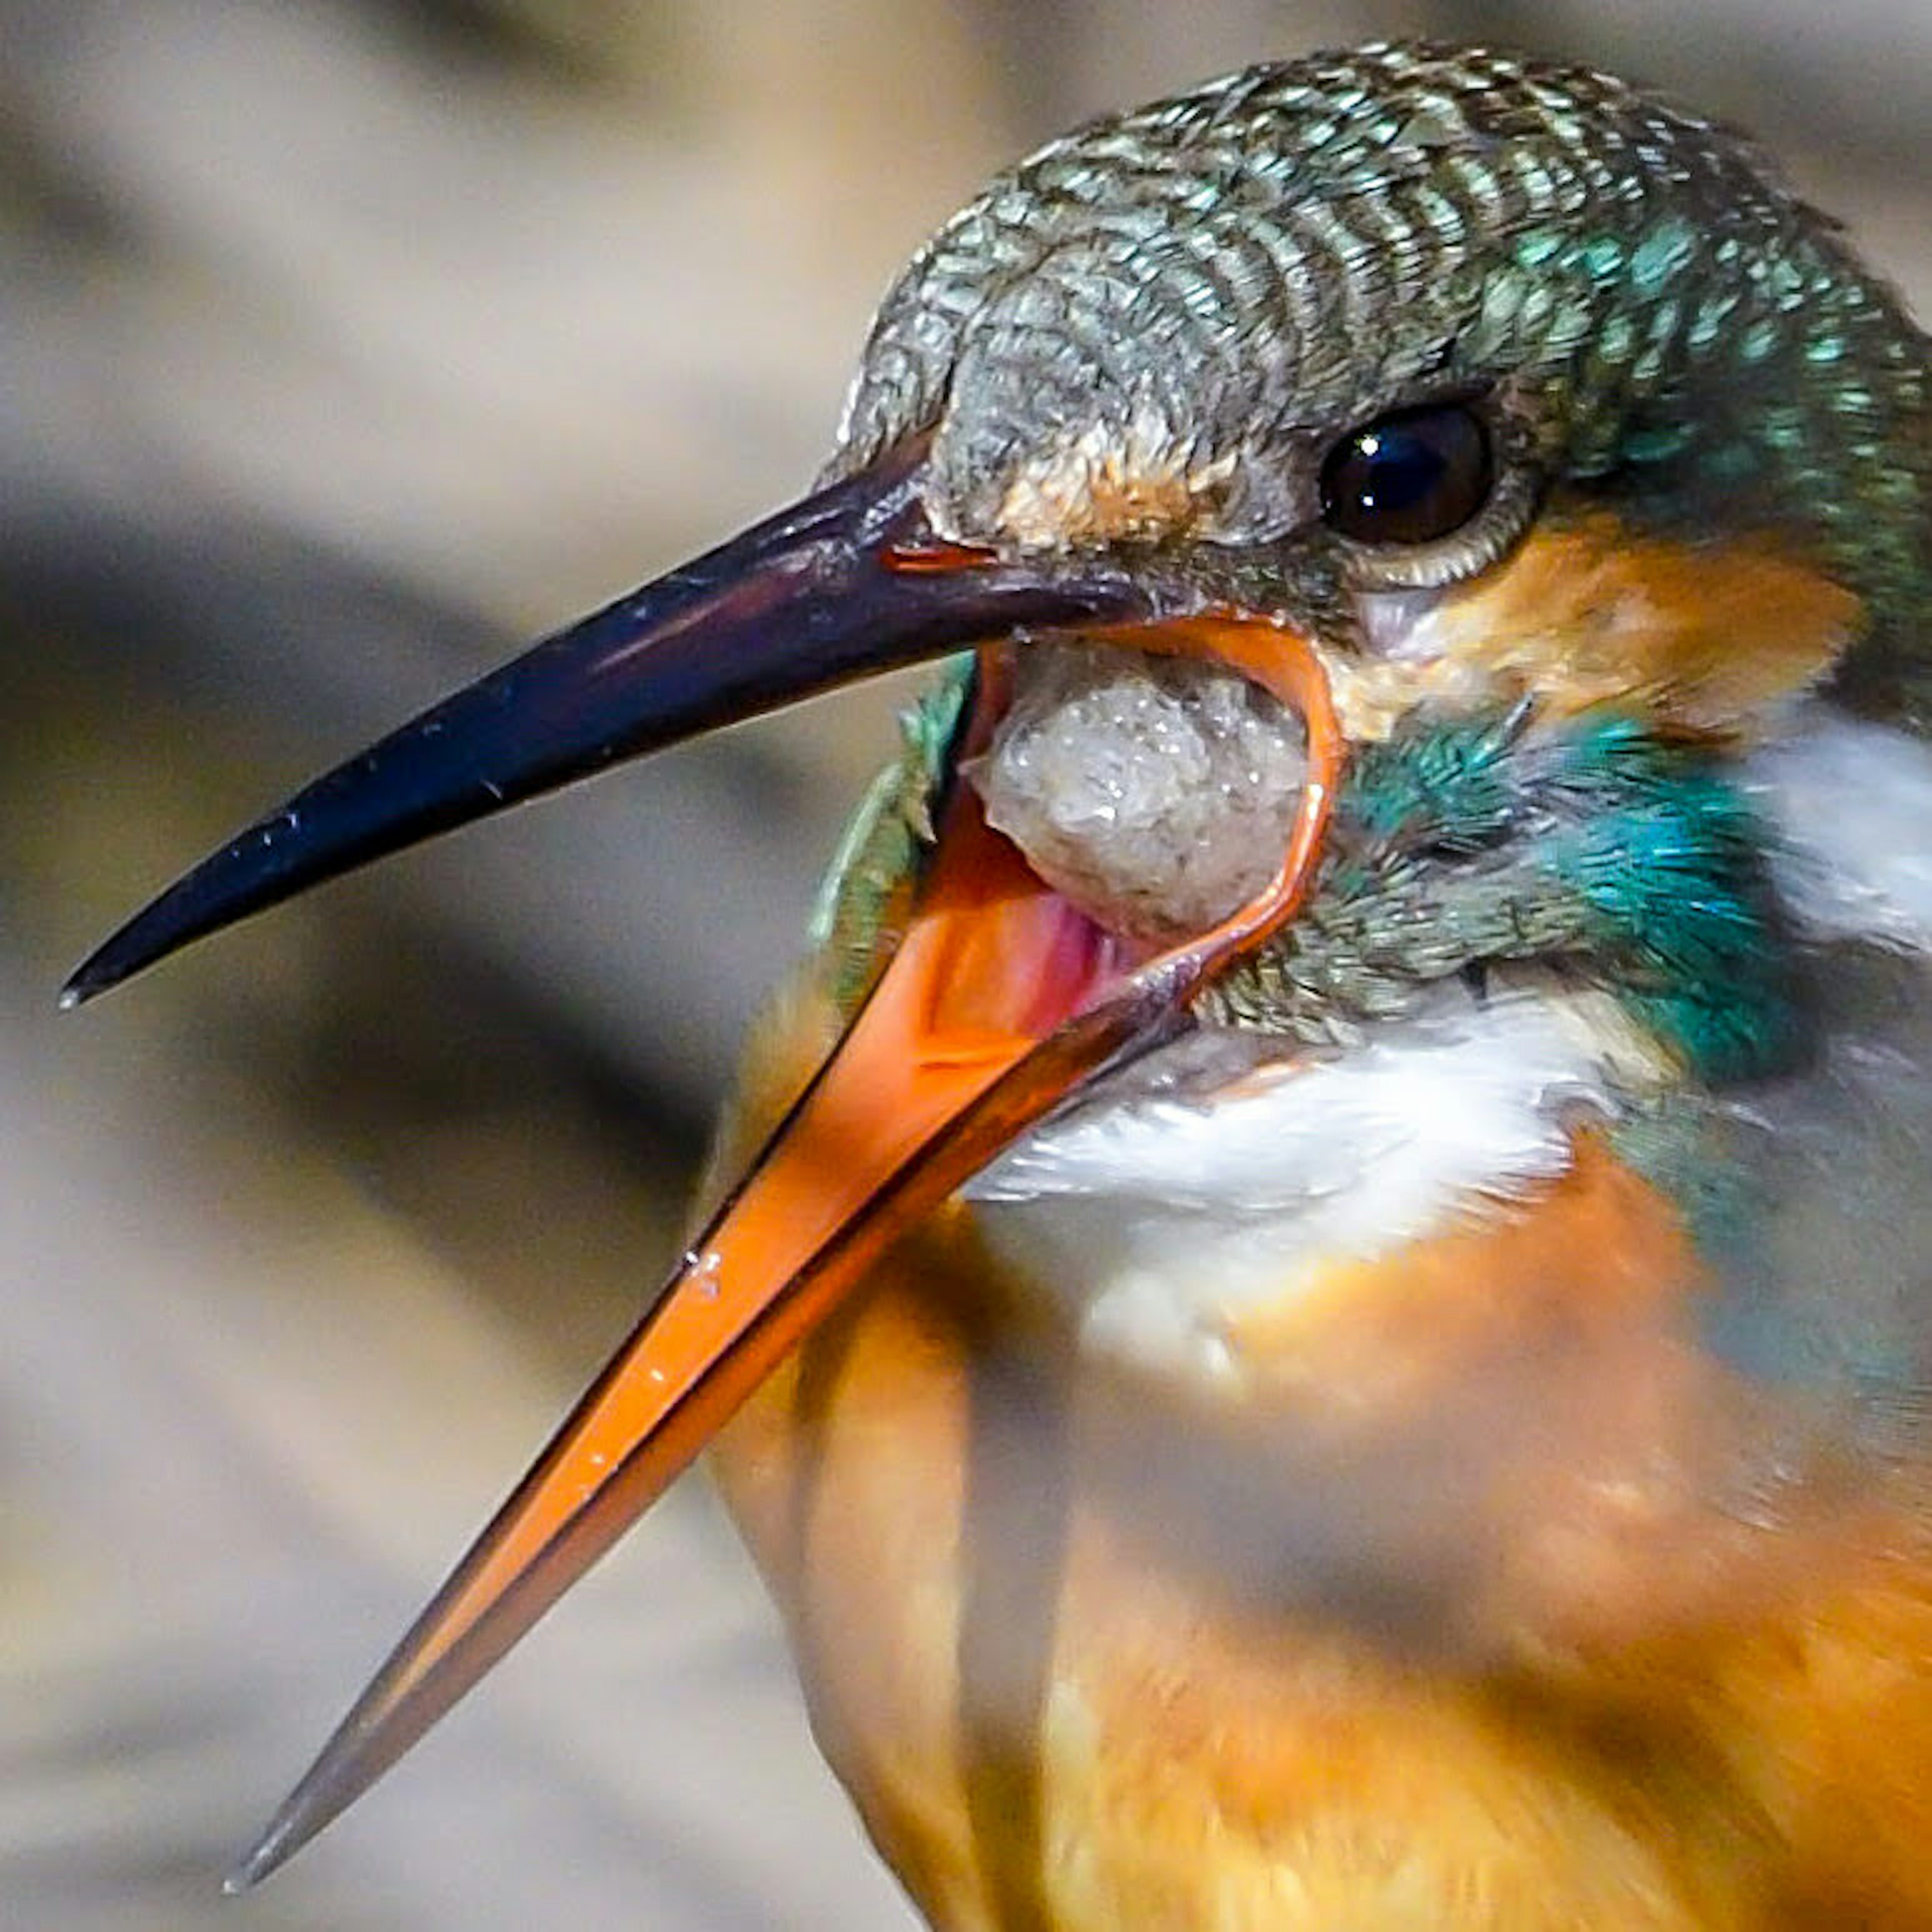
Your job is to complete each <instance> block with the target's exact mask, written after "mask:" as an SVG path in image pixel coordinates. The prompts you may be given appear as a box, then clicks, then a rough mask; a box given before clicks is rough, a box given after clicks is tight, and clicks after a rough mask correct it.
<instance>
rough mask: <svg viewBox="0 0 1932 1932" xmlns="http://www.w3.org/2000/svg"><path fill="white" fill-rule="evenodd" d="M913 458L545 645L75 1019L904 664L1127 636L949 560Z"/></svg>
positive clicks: (352, 786) (1094, 600)
mask: <svg viewBox="0 0 1932 1932" xmlns="http://www.w3.org/2000/svg"><path fill="white" fill-rule="evenodd" d="M918 455H919V453H918V452H917V451H916V450H910V451H901V452H897V453H895V455H893V456H892V457H891V458H888V459H886V460H885V461H883V462H882V463H880V464H878V465H877V466H874V467H873V468H871V469H868V470H866V471H864V472H861V473H860V474H859V475H856V476H853V477H850V478H847V479H846V480H845V481H841V482H837V483H834V484H831V485H830V486H829V487H827V488H825V489H823V490H817V491H816V492H814V493H813V494H812V495H811V496H806V497H805V498H804V499H802V501H800V502H797V503H796V504H793V505H792V506H791V507H790V508H788V509H785V510H781V511H779V512H778V514H777V515H775V516H774V517H769V518H768V519H767V520H766V521H765V522H763V523H758V524H756V525H754V526H753V527H752V528H751V529H748V530H746V531H745V532H744V533H743V534H742V535H739V536H736V537H734V538H732V539H731V540H730V542H728V543H726V544H721V545H720V546H719V547H718V548H717V549H716V550H712V551H710V552H709V553H707V554H706V555H705V556H700V557H699V558H697V559H696V560H695V561H694V562H691V563H688V564H685V565H683V566H682V568H679V569H676V570H673V571H671V572H670V574H668V575H667V576H664V577H659V578H658V580H656V581H655V583H648V584H646V585H645V586H643V589H639V590H635V591H633V592H631V594H630V595H628V597H622V598H619V599H618V600H617V601H616V603H614V604H610V605H609V606H608V607H606V608H605V609H604V610H599V611H598V612H597V613H595V615H594V616H589V617H586V618H585V619H583V620H582V621H581V622H579V623H576V624H573V625H571V626H570V628H568V630H565V631H559V632H558V633H557V634H556V636H554V637H547V638H545V639H544V641H543V642H542V643H539V644H537V645H535V646H532V648H531V649H529V650H527V651H526V652H524V653H523V655H521V656H520V657H518V658H514V659H513V660H512V661H511V662H509V663H508V664H505V665H503V666H502V667H501V668H500V669H499V670H494V671H492V672H490V673H488V674H487V676H484V677H481V678H479V679H478V680H477V681H476V682H475V683H474V684H472V685H467V686H466V687H465V688H463V690H461V691H458V692H457V693H455V695H454V696H452V697H447V698H445V699H444V700H443V702H442V703H440V704H437V705H434V706H431V708H430V709H428V710H427V711H425V712H423V713H422V715H420V716H419V717H417V718H413V719H412V720H411V721H410V722H409V723H408V724H405V725H404V726H402V727H401V728H400V729H399V730H396V731H394V732H392V733H391V734H390V735H389V736H388V737H386V738H384V739H382V740H381V741H380V742H379V743H377V744H376V745H373V746H372V747H371V748H370V749H368V751H362V752H360V753H359V754H357V755H356V757H353V758H351V759H350V760H348V761H347V763H344V764H341V765H338V766H337V767H336V768H335V770H333V771H332V772H329V773H327V774H326V775H325V776H323V777H322V778H317V780H316V781H314V783H313V784H310V785H308V786H306V787H305V788H304V789H303V790H301V791H299V792H298V793H296V795H295V796H294V797H293V798H291V799H289V801H288V802H287V803H286V804H285V805H282V806H281V808H279V809H278V810H276V811H272V812H270V813H269V814H268V815H267V816H266V817H263V818H260V819H258V820H257V821H256V822H255V823H254V824H253V825H251V826H249V827H248V829H247V830H246V831H245V832H242V834H241V835H239V837H237V838H233V839H232V840H230V841H229V843H228V844H226V845H224V846H223V847H221V848H220V850H219V851H217V852H214V853H211V854H210V855H209V856H208V857H207V858H205V859H203V860H202V862H201V863H200V864H199V865H197V866H196V867H195V868H194V869H193V871H190V872H189V873H188V874H186V876H185V877H182V878H181V879H180V880H178V881H176V883H175V884H173V885H172V886H169V889H167V890H166V892H163V893H162V894H161V895H160V897H159V898H157V899H155V900H154V901H153V903H152V904H149V905H148V906H147V907H145V908H143V910H141V911H140V912H139V913H136V915H135V916H134V917H133V918H132V919H130V920H129V921H128V922H127V924H126V925H125V926H123V927H121V929H120V930H119V931H118V932H116V933H115V935H113V937H112V938H110V939H109V940H108V941H107V942H106V943H105V944H104V945H102V946H101V947H99V948H98V950H96V951H95V953H92V955H91V956H89V958H88V959H86V961H84V962H83V964H82V965H80V967H79V968H77V970H76V971H75V972H74V974H73V976H72V977H71V978H70V979H69V980H68V983H67V985H66V986H65V989H64V990H63V992H62V1004H63V1005H66V1006H77V1005H79V1004H80V1003H81V1002H82V1001H85V1000H89V999H92V998H93V997H94V996H95V995H96V994H97V993H101V992H106V991H107V989H108V988H109V987H110V986H115V985H118V983H120V982H121V980H125V979H127V978H129V977H130V976H132V975H133V974H136V973H138V972H139V971H141V970H142V968H145V967H147V966H150V965H153V964H154V962H156V961H157V960H159V959H164V958H165V957H166V956H167V955H168V954H169V953H172V952H174V951H175V950H177V949H178V947H183V946H185V945H187V944H188V942H189V941H190V940H194V939H198V938H201V937H202V935H204V934H206V933H210V932H216V931H218V930H219V929H220V928H221V927H223V926H228V925H231V924H232V923H233V922H234V921H236V919H242V918H244V917H245V916H247V915H248V913H253V912H260V911H261V910H263V909H264V908H265V907H269V906H272V905H275V904H278V902H279V901H281V900H283V899H285V898H290V896H291V895H293V894H295V893H296V892H301V891H302V890H303V889H305V887H307V886H312V885H315V884H317V883H320V882H321V881H322V880H326V879H330V878H333V877H335V875H336V874H338V873H341V872H346V871H350V869H351V868H353V867H355V866H357V865H363V864H365V863H367V862H368V861H369V860H370V859H379V858H381V857H383V856H384V855H385V854H386V853H391V852H395V851H397V850H400V849H401V848H402V847H404V846H407V845H411V844H416V842H417V841H419V840H422V839H425V838H430V837H431V836H433V835H434V834H436V833H437V832H447V831H449V830H451V829H453V828H454V827H455V826H459V825H463V824H466V823H469V821H470V820H472V819H476V818H481V817H484V816H486V815H487V814H489V813H490V812H493V811H500V810H502V808H504V807H505V806H506V805H514V804H516V803H517V802H519V801H520V800H521V799H526V798H530V797H533V796H535V795H536V794H538V793H541V792H544V791H548V790H551V789H553V787H556V786H559V785H562V784H568V783H569V782H570V781H571V779H573V778H581V777H583V776H585V775H587V774H589V773H590V772H595V771H598V770H601V769H602V768H603V767H604V766H606V765H609V764H612V763H616V761H617V760H619V759H622V758H628V757H637V756H638V755H640V754H643V753H644V752H646V751H657V750H658V749H660V748H662V747H663V746H664V745H671V744H675V743H676V742H678V741H679V740H680V739H685V738H690V737H694V736H697V735H698V734H700V733H703V732H706V731H709V730H713V729H714V728H715V727H717V726H718V725H721V724H731V723H733V722H735V721H737V720H739V719H740V718H750V717H754V716H757V715H759V714H760V713H762V712H766V711H771V710H775V709H778V707H780V706H783V705H786V704H789V703H791V702H793V700H795V699H798V698H801V697H809V696H811V695H812V694H814V693H815V692H818V691H826V690H829V689H831V688H833V687H834V686H835V685H841V684H844V683H848V682H851V681H853V679H858V678H862V677H866V676H871V675H872V674H874V673H877V672H880V671H883V670H890V669H892V668H893V667H895V666H898V665H901V664H913V663H916V662H919V661H921V660H922V659H925V658H935V657H939V656H943V655H946V654H947V652H953V651H958V650H961V649H966V648H968V647H969V646H973V645H974V644H977V643H983V642H985V641H986V640H989V639H994V638H998V637H1005V636H1007V635H1008V634H1010V633H1012V632H1013V631H1018V630H1023V629H1026V628H1045V627H1049V626H1056V625H1058V626H1067V625H1083V624H1087V623H1091V622H1095V621H1097V620H1099V621H1106V620H1114V621H1118V620H1120V619H1124V618H1127V617H1128V616H1130V615H1132V614H1133V613H1136V611H1138V610H1140V609H1141V607H1142V604H1141V600H1140V599H1139V598H1137V597H1136V595H1134V593H1133V590H1132V589H1131V587H1130V584H1129V582H1128V580H1127V578H1126V577H1125V576H1124V574H1121V573H1118V572H1106V571H1091V572H1090V573H1088V574H1086V575H1085V576H1081V577H1076V576H1074V575H1072V574H1062V573H1059V572H1057V571H1055V572H1048V571H1042V570H1040V569H1037V568H1032V567H1030V566H1028V565H1012V564H1006V563H1002V562H999V561H998V560H997V559H995V558H994V557H993V556H992V555H991V554H990V553H984V552H979V551H973V550H962V549H959V548H957V547H951V546H946V545H936V544H934V542H933V541H932V533H931V532H930V530H929V529H928V527H927V526H926V522H925V519H924V517H923V514H922V511H921V509H920V507H919V494H918V486H919V461H918Z"/></svg>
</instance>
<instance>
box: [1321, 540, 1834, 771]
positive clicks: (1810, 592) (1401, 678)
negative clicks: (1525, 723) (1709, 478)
mask: <svg viewBox="0 0 1932 1932" xmlns="http://www.w3.org/2000/svg"><path fill="white" fill-rule="evenodd" d="M1423 622H1424V623H1425V624H1426V625H1427V626H1428V627H1429V628H1428V633H1427V643H1428V644H1429V646H1430V647H1431V649H1430V658H1429V661H1427V663H1426V664H1415V663H1409V664H1395V663H1388V662H1384V663H1381V664H1376V665H1374V666H1373V667H1372V668H1370V669H1369V670H1367V671H1365V673H1364V679H1363V688H1362V690H1361V692H1360V694H1359V699H1360V707H1359V708H1361V709H1364V710H1367V709H1370V707H1373V709H1376V710H1386V709H1390V708H1391V706H1392V705H1393V706H1394V708H1395V709H1406V703H1396V702H1395V700H1396V699H1397V693H1395V692H1394V691H1393V690H1391V689H1388V688H1385V687H1387V686H1390V685H1394V684H1397V683H1400V684H1403V685H1406V686H1407V687H1409V689H1408V691H1407V694H1406V695H1407V699H1408V701H1409V702H1413V701H1414V700H1415V699H1416V698H1418V697H1430V696H1436V695H1446V694H1454V693H1463V694H1466V693H1467V692H1468V691H1469V690H1470V688H1472V685H1473V686H1475V687H1477V688H1489V689H1492V690H1494V691H1497V692H1499V693H1500V694H1508V695H1512V696H1513V695H1514V694H1517V693H1532V694H1535V696H1537V697H1538V698H1539V699H1541V700H1542V701H1543V702H1544V704H1545V706H1547V708H1548V709H1550V710H1552V711H1554V712H1557V713H1559V715H1560V714H1561V713H1563V712H1570V711H1577V710H1582V709H1586V707H1588V706H1592V705H1595V704H1601V703H1606V702H1610V701H1616V702H1619V703H1625V704H1626V705H1628V704H1630V703H1636V704H1637V706H1639V707H1640V709H1642V710H1643V712H1646V714H1647V715H1649V716H1650V717H1652V718H1655V719H1656V720H1658V721H1659V722H1661V723H1664V724H1668V725H1670V726H1671V727H1674V728H1676V729H1678V730H1682V731H1685V732H1688V733H1695V734H1697V735H1699V736H1714V735H1715V736H1726V735H1730V734H1732V733H1737V732H1739V731H1748V730H1750V729H1751V726H1752V724H1753V723H1754V721H1755V720H1756V719H1757V718H1760V717H1761V716H1762V715H1763V713H1764V712H1766V710H1767V709H1769V708H1770V707H1771V706H1773V705H1775V703H1777V702H1778V700H1780V699H1782V698H1784V697H1790V696H1791V695H1793V694H1795V693H1796V692H1799V691H1803V690H1805V688H1807V687H1808V686H1809V685H1812V684H1814V683H1816V682H1817V681H1818V680H1819V679H1820V678H1821V677H1823V676H1824V675H1825V674H1826V673H1827V672H1828V671H1829V670H1830V669H1831V667H1832V665H1833V664H1835V662H1836V661H1837V660H1838V658H1839V657H1840V655H1842V653H1843V651H1844V650H1845V649H1846V646H1848V645H1849V644H1850V643H1852V640H1854V638H1855V637H1857V635H1858V633H1859V631H1860V630H1861V628H1862V626H1863V623H1864V605H1863V604H1862V603H1861V601H1860V600H1859V598H1858V597H1857V596H1856V595H1854V594H1853V593H1852V592H1851V591H1849V590H1848V589H1846V588H1845V586H1843V584H1841V583H1836V582H1835V581H1833V580H1832V579H1831V578H1830V577H1826V575H1824V574H1823V573H1822V572H1821V571H1819V570H1817V568H1814V567H1813V566H1812V565H1811V564H1810V563H1808V562H1806V561H1805V559H1802V558H1801V557H1798V556H1789V555H1786V554H1784V553H1783V552H1782V551H1781V549H1780V548H1779V547H1778V544H1777V543H1776V541H1775V539H1773V538H1769V537H1764V538H1749V539H1745V540H1741V541H1731V542H1728V543H1726V544H1722V545H1718V544H1712V545H1709V546H1700V545H1698V544H1693V543H1687V542H1685V541H1682V540H1681V539H1672V538H1663V537H1656V536H1649V535H1640V534H1638V533H1636V532H1632V531H1631V529H1628V527H1627V526H1625V524H1624V523H1623V522H1622V520H1621V519H1620V518H1619V517H1616V515H1614V514H1611V513H1610V512H1608V511H1588V512H1585V513H1583V514H1575V515H1572V516H1570V517H1563V516H1562V515H1560V514H1559V515H1555V516H1553V517H1552V518H1550V519H1547V520H1546V521H1545V523H1544V526H1543V527H1541V528H1540V529H1538V531H1537V532H1535V534H1534V535H1532V536H1530V537H1529V538H1528V539H1527V540H1526V541H1525V542H1524V543H1523V545H1522V546H1521V547H1520V548H1519V549H1518V550H1517V551H1516V552H1515V553H1514V554H1513V555H1512V556H1510V557H1509V558H1508V559H1507V560H1506V561H1505V562H1503V563H1502V564H1501V565H1499V566H1497V568H1495V569H1493V570H1492V571H1487V572H1486V573H1485V574H1483V575H1482V576H1481V577H1478V578H1476V579H1475V580H1473V581H1472V582H1471V583H1468V584H1466V585H1463V586H1459V587H1458V588H1457V589H1452V590H1451V591H1450V592H1448V594H1447V595H1446V596H1445V598H1444V600H1443V602H1442V604H1441V605H1440V606H1439V607H1438V608H1437V609H1436V610H1435V611H1434V612H1433V613H1431V614H1430V616H1428V617H1427V618H1425V619H1424V620H1423ZM1418 686H1419V687H1420V688H1416V687H1418Z"/></svg>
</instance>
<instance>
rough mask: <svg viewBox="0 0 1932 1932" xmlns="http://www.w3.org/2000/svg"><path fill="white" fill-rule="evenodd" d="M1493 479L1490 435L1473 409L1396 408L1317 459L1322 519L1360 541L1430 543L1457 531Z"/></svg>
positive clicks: (1486, 494)
mask: <svg viewBox="0 0 1932 1932" xmlns="http://www.w3.org/2000/svg"><path fill="white" fill-rule="evenodd" d="M1494 487H1496V455H1495V452H1493V450H1492V449H1491V448H1490V434H1489V431H1488V430H1487V428H1484V425H1483V423H1482V422H1481V419H1480V418H1478V416H1477V415H1476V414H1475V412H1474V411H1473V410H1469V409H1466V408H1463V407H1461V406H1460V405H1459V404H1448V405H1438V406H1436V407H1430V408H1424V409H1415V410H1396V411H1394V412H1393V413H1391V414H1390V415H1388V416H1379V417H1378V418H1377V419H1376V420H1375V421H1374V422H1371V423H1364V425H1362V426H1361V428H1359V429H1354V430H1351V431H1349V434H1347V435H1346V436H1345V437H1343V439H1342V440H1341V441H1340V443H1337V444H1336V445H1335V446H1334V449H1331V450H1330V451H1329V452H1328V455H1327V456H1326V457H1325V458H1323V459H1322V520H1323V521H1324V522H1325V523H1327V524H1328V526H1329V528H1330V529H1334V530H1339V531H1340V532H1341V533H1342V535H1344V536H1346V537H1353V538H1355V539H1356V540H1357V541H1358V542H1361V543H1372V544H1425V543H1433V542H1434V541H1436V538H1439V537H1446V536H1448V535H1450V533H1451V532H1452V531H1455V530H1458V529H1461V528H1462V526H1463V525H1464V524H1465V523H1467V522H1468V521H1469V519H1470V518H1471V517H1473V516H1474V515H1475V514H1476V512H1477V511H1478V510H1480V509H1481V508H1482V507H1483V505H1484V504H1485V503H1486V502H1488V501H1489V499H1490V491H1491V490H1493V488H1494Z"/></svg>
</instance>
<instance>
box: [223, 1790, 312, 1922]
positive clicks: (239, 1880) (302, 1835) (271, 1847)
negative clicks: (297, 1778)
mask: <svg viewBox="0 0 1932 1932" xmlns="http://www.w3.org/2000/svg"><path fill="white" fill-rule="evenodd" d="M319 1829H320V1823H317V1824H315V1825H307V1824H305V1821H304V1820H302V1818H301V1817H299V1815H298V1814H297V1813H296V1809H295V1806H294V1803H293V1800H292V1801H291V1802H290V1803H289V1804H287V1805H284V1806H283V1807H282V1808H281V1811H278V1812H277V1813H276V1814H275V1817H272V1819H270V1820H269V1823H268V1825H267V1826H266V1829H264V1830H263V1832H262V1834H261V1835H260V1837H259V1838H257V1839H256V1841H255V1842H254V1843H253V1844H252V1845H251V1846H249V1847H248V1849H247V1850H246V1851H245V1852H243V1853H242V1855H241V1856H240V1857H239V1858H237V1859H236V1861H235V1862H234V1863H233V1864H232V1865H230V1866H229V1867H228V1869H227V1870H226V1871H225V1872H224V1873H223V1874H222V1877H221V1891H222V1895H223V1897H226V1898H239V1897H241V1896H242V1894H243V1893H244V1892H249V1891H254V1889H255V1888H256V1887H257V1885H260V1883H261V1882H262V1881H263V1879H265V1878H267V1877H269V1876H272V1874H273V1873H276V1872H278V1871H279V1870H281V1868H282V1867H283V1866H284V1865H285V1864H287V1863H288V1861H290V1859H291V1858H293V1857H294V1856H295V1855H296V1852H299V1851H300V1850H301V1849H302V1847H303V1846H305V1844H307V1843H308V1841H309V1840H310V1839H311V1838H313V1837H314V1835H315V1833H316V1832H317V1830H319Z"/></svg>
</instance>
